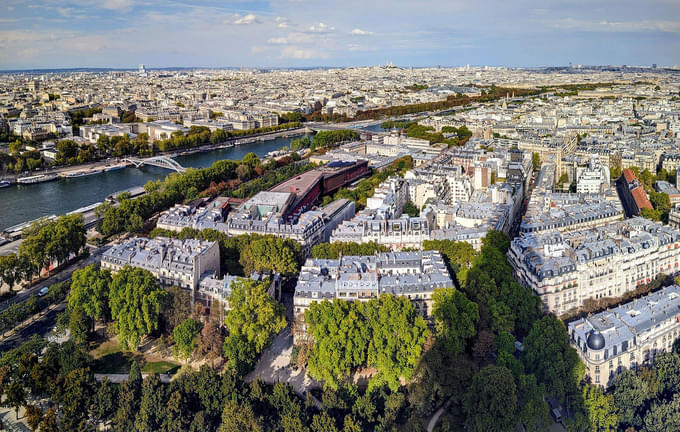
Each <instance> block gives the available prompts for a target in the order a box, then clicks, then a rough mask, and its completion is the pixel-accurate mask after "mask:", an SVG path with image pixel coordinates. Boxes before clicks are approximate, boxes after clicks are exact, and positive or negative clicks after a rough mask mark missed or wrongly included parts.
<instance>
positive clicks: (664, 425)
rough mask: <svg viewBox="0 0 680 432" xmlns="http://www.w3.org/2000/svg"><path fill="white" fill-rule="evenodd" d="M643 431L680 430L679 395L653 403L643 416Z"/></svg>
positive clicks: (669, 431) (664, 431)
mask: <svg viewBox="0 0 680 432" xmlns="http://www.w3.org/2000/svg"><path fill="white" fill-rule="evenodd" d="M643 430H644V431H645V432H671V431H677V430H680V395H678V394H675V395H673V397H672V399H671V400H670V401H664V400H662V401H658V402H656V403H654V404H653V405H652V406H651V408H650V409H649V411H648V412H647V414H646V415H645V418H644V429H643Z"/></svg>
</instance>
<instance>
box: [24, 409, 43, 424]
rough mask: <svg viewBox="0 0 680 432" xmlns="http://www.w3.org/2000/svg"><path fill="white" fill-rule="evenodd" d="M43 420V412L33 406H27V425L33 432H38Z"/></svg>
mask: <svg viewBox="0 0 680 432" xmlns="http://www.w3.org/2000/svg"><path fill="white" fill-rule="evenodd" d="M42 418H43V411H42V410H41V409H40V407H38V406H35V405H33V404H27V405H26V423H28V427H29V428H31V430H32V431H37V430H38V427H40V422H41V421H42Z"/></svg>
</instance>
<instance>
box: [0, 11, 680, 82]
mask: <svg viewBox="0 0 680 432" xmlns="http://www.w3.org/2000/svg"><path fill="white" fill-rule="evenodd" d="M623 3H624V4H621V2H612V1H602V2H598V3H597V4H592V3H585V2H569V4H565V3H564V2H548V3H547V4H546V2H538V1H533V0H528V1H523V2H520V3H519V4H517V3H514V4H506V3H499V2H496V1H487V2H478V3H476V4H465V3H464V2H443V1H441V2H440V1H435V2H428V3H427V4H411V3H406V2H390V3H387V2H371V3H370V4H367V3H359V2H352V1H350V2H344V3H343V6H342V7H340V6H338V5H328V4H319V3H318V2H316V3H315V2H307V1H304V0H289V1H282V2H266V1H233V2H231V1H230V2H216V1H200V2H191V3H179V2H169V3H166V4H164V5H163V6H162V7H160V8H159V7H158V5H157V4H151V3H148V2H143V1H137V0H107V1H102V2H92V1H87V0H75V1H67V2H54V1H52V0H41V1H35V2H31V3H29V4H25V3H23V2H19V1H14V0H10V1H9V2H7V3H6V4H5V5H4V6H2V8H4V9H5V10H4V11H3V17H2V18H0V69H4V70H10V69H41V68H47V69H49V68H72V67H103V68H109V67H111V68H133V67H136V66H137V65H138V64H140V63H144V64H146V65H147V66H148V67H151V68H164V67H206V68H213V67H315V66H329V67H342V66H367V65H375V64H385V63H386V62H389V61H391V62H393V63H394V64H395V65H401V66H416V67H420V66H437V65H442V66H460V65H465V64H473V65H492V66H495V65H503V66H511V67H515V66H525V67H535V66H556V65H568V64H569V63H573V64H574V65H576V64H616V65H621V64H629V65H650V64H653V63H656V64H659V65H667V66H673V65H674V64H676V63H677V62H678V61H677V59H678V58H680V20H677V19H675V18H676V17H680V5H679V4H677V3H674V2H671V1H666V0H657V1H652V2H646V3H645V4H639V3H633V2H628V1H626V2H623Z"/></svg>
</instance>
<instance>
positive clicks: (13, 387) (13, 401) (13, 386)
mask: <svg viewBox="0 0 680 432" xmlns="http://www.w3.org/2000/svg"><path fill="white" fill-rule="evenodd" d="M25 403H26V393H25V392H24V386H23V385H21V383H20V382H19V381H12V382H11V383H9V385H8V386H7V388H6V389H5V400H4V401H3V405H4V406H6V407H8V408H14V413H15V414H16V417H17V418H19V408H21V407H22V406H23V405H24V404H25Z"/></svg>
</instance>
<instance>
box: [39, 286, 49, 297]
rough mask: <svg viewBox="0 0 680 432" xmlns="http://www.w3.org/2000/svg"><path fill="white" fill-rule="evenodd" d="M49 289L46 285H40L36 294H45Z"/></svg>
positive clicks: (40, 295)
mask: <svg viewBox="0 0 680 432" xmlns="http://www.w3.org/2000/svg"><path fill="white" fill-rule="evenodd" d="M49 291H50V289H49V288H48V287H42V288H40V291H38V294H37V296H38V297H42V296H44V295H45V294H47V293H48V292H49Z"/></svg>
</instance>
